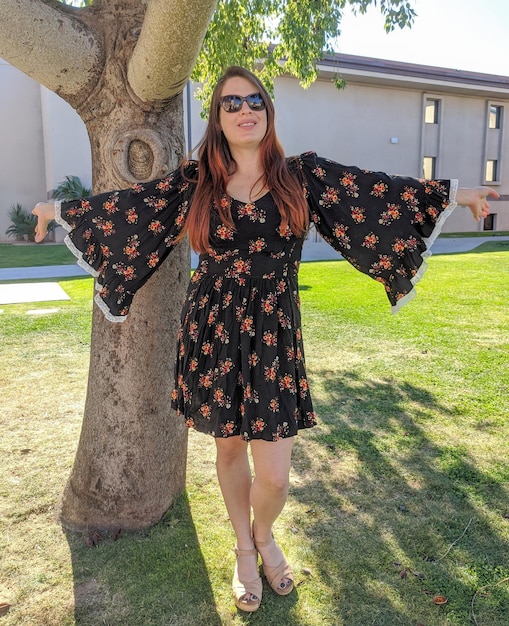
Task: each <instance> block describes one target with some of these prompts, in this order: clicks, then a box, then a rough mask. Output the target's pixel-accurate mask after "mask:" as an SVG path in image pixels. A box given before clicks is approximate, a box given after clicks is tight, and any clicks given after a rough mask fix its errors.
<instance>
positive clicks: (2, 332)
mask: <svg viewBox="0 0 509 626" xmlns="http://www.w3.org/2000/svg"><path fill="white" fill-rule="evenodd" d="M496 243H497V242H494V244H496ZM498 243H500V244H502V243H503V242H498ZM491 245H492V244H490V246H491ZM489 250H490V251H486V249H484V248H483V249H478V250H476V252H475V253H468V254H461V255H443V256H437V257H432V258H431V259H430V261H429V265H430V270H429V272H428V273H427V274H426V276H425V278H424V280H423V281H422V282H421V283H420V284H419V286H418V291H419V295H418V297H417V298H416V299H415V300H414V301H413V302H411V303H410V304H409V305H407V306H406V307H405V308H404V309H403V310H402V311H401V312H400V313H399V314H398V315H395V316H393V315H392V314H391V313H390V311H389V305H388V301H386V297H385V295H384V293H383V289H382V288H381V286H380V285H378V284H376V283H375V282H374V281H370V280H369V279H368V278H366V277H365V276H363V275H361V274H358V273H357V272H355V271H354V270H353V269H352V268H351V267H350V266H349V265H348V264H347V263H344V262H337V261H331V262H316V263H305V264H303V265H302V268H301V273H300V284H301V298H302V309H303V322H304V335H305V342H306V361H307V367H308V373H309V378H310V383H311V385H312V391H313V395H314V400H315V408H316V410H317V413H318V415H319V419H320V423H319V426H318V427H316V428H314V429H311V430H310V431H307V432H305V433H302V434H301V435H299V437H298V438H297V443H296V447H295V454H294V462H293V468H292V474H291V490H290V497H289V501H288V506H287V507H286V509H285V511H284V512H283V514H282V516H281V517H280V519H279V520H278V523H277V526H276V528H275V532H276V534H277V537H278V539H279V540H280V543H281V545H282V546H283V547H284V549H285V551H286V553H287V555H288V557H289V559H290V560H291V562H292V563H293V564H294V568H295V574H296V582H297V585H296V591H295V592H293V593H292V594H291V595H290V596H289V597H286V598H279V597H276V596H275V594H274V593H272V592H271V590H270V589H269V588H268V587H267V585H265V588H264V599H263V603H262V607H261V609H260V610H259V611H258V612H257V613H255V614H253V615H252V616H246V615H244V614H241V613H238V612H237V611H236V610H235V608H234V604H233V601H232V598H231V590H230V580H231V575H232V571H233V563H234V560H233V559H234V556H233V552H232V550H231V548H232V547H233V542H234V538H233V533H232V532H231V529H230V527H229V522H228V519H227V515H226V512H225V510H224V505H223V503H222V499H221V496H220V492H219V488H218V486H217V483H216V479H215V468H214V444H213V441H212V440H211V439H210V438H208V437H206V436H204V435H199V434H196V433H194V432H191V433H190V449H189V458H188V482H187V484H188V488H187V493H186V494H185V495H183V496H182V497H181V498H180V500H179V501H178V502H177V503H176V504H175V506H174V507H173V508H172V509H171V510H170V511H169V512H168V514H167V516H166V517H165V519H164V521H163V522H161V523H160V524H159V525H157V526H155V527H154V528H152V529H151V530H149V531H147V532H144V533H135V534H132V535H121V536H120V537H119V538H118V539H117V541H105V542H102V543H100V544H99V545H98V546H97V547H95V548H87V547H86V546H85V545H84V542H83V538H82V537H80V536H77V535H72V534H66V533H64V532H63V531H62V529H61V528H60V527H59V526H58V524H56V522H55V518H54V515H55V508H56V504H57V502H58V498H59V494H60V493H61V491H62V487H63V484H64V483H65V480H66V478H67V476H68V475H69V471H70V468H71V465H72V460H73V453H74V450H75V448H76V445H77V441H78V437H79V428H80V420H81V415H82V412H83V404H84V399H85V393H86V382H87V381H86V376H87V367H88V351H89V333H90V310H91V301H90V300H91V297H92V291H93V285H92V280H91V279H89V278H80V279H73V280H62V281H59V283H60V284H61V285H62V287H63V288H64V289H65V290H66V291H67V292H68V293H69V295H70V296H71V300H70V301H65V302H58V303H55V305H54V306H55V307H57V308H58V309H59V312H58V313H56V314H48V315H39V316H36V315H27V311H28V310H29V309H37V308H40V309H46V308H48V307H49V306H53V304H52V303H40V304H30V305H25V304H23V305H9V306H4V307H2V308H3V310H4V311H3V313H2V314H1V315H0V323H1V324H0V346H1V347H0V354H1V359H0V380H2V409H1V421H0V424H1V427H2V438H1V441H0V463H1V467H2V472H1V473H0V524H1V526H2V532H1V533H0V549H1V554H2V568H1V572H0V602H2V601H5V602H9V603H10V604H12V605H13V606H12V608H11V610H10V612H9V613H8V614H7V615H5V616H4V617H2V618H1V619H2V626H14V625H16V626H17V625H18V624H27V625H30V626H32V625H34V626H45V625H47V626H50V625H51V626H68V625H79V626H97V625H98V624H105V625H107V626H149V625H153V626H201V625H203V626H210V625H217V626H219V625H221V624H225V625H228V626H229V625H240V624H253V625H260V626H272V625H274V626H276V625H278V626H279V625H285V626H286V625H291V626H293V625H295V626H324V625H328V626H329V625H330V626H371V625H376V626H399V625H401V626H417V625H418V624H422V625H426V626H467V625H468V624H477V625H478V626H481V625H483V626H507V624H509V443H508V438H507V426H508V419H509V359H508V354H509V307H508V302H509V248H508V246H507V242H505V246H498V245H496V246H495V248H489ZM438 595H441V596H445V597H446V598H447V603H446V604H444V605H440V606H439V605H436V604H434V602H433V599H434V597H435V596H438Z"/></svg>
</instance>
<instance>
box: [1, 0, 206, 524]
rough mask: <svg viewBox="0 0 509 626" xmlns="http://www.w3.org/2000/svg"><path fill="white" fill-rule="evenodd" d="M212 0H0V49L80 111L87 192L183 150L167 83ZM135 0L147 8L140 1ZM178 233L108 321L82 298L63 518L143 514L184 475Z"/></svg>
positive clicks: (177, 108) (164, 499)
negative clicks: (77, 395)
mask: <svg viewBox="0 0 509 626" xmlns="http://www.w3.org/2000/svg"><path fill="white" fill-rule="evenodd" d="M215 5H216V0H191V1H189V0H188V1H185V0H145V1H144V0H123V1H122V2H121V3H119V2H116V1H114V0H95V2H94V4H93V5H92V6H91V7H88V8H86V9H73V8H69V7H65V6H63V5H60V4H58V3H56V2H54V1H53V0H1V2H0V57H3V58H4V59H5V60H7V61H8V62H9V63H11V64H12V65H14V66H16V67H18V68H19V69H21V70H22V71H24V72H25V73H26V74H28V75H29V76H31V77H32V78H34V79H35V80H38V81H39V82H41V83H42V84H44V85H45V86H47V87H48V88H49V89H51V90H53V91H55V92H56V93H58V94H59V95H60V96H62V97H63V98H64V99H65V100H67V101H68V102H69V103H70V104H71V105H72V106H73V107H74V108H75V109H76V110H77V111H78V113H79V114H80V116H81V118H82V119H83V121H84V122H85V124H86V127H87V130H88V133H89V137H90V142H91V148H92V166H93V188H94V192H96V193H98V192H100V191H104V190H110V189H119V188H125V187H127V186H129V185H130V184H131V183H133V182H135V181H148V180H152V179H154V178H159V177H162V176H163V175H164V174H165V173H166V172H168V171H170V170H171V169H172V168H174V167H176V166H177V164H178V162H179V160H180V159H181V158H182V156H183V154H184V137H183V113H182V99H181V91H182V89H183V86H184V85H185V82H186V81H187V79H188V77H189V75H190V73H191V70H192V68H193V65H194V62H195V60H196V56H197V55H198V52H199V49H200V46H201V43H202V40H203V37H204V35H205V32H206V28H207V25H208V23H209V20H210V18H211V16H212V13H213V10H214V8H215ZM147 7H148V8H147ZM188 279H189V254H188V249H187V247H186V245H185V244H183V245H181V246H180V247H179V248H178V249H177V250H175V251H174V252H173V253H172V255H171V256H170V257H169V259H168V260H167V261H166V262H165V263H164V264H163V266H162V267H161V268H160V270H159V271H158V272H156V273H155V274H154V275H153V276H152V278H151V279H150V280H149V282H148V283H147V285H146V286H145V287H144V288H143V289H142V290H140V292H139V293H138V294H137V295H136V297H135V299H134V302H133V306H132V309H131V313H130V315H129V316H128V319H127V321H125V322H124V323H122V324H112V323H110V322H108V321H106V320H105V319H104V317H103V316H102V313H100V312H99V311H98V309H97V308H96V307H95V306H94V313H93V328H92V344H91V357H90V372H89V381H88V392H87V399H86V404H85V413H84V419H83V426H82V432H81V437H80V442H79V445H78V450H77V453H76V458H75V462H74V466H73V469H72V473H71V476H70V478H69V481H68V483H67V486H66V487H65V490H64V493H63V497H62V502H61V508H60V519H61V522H62V523H63V525H64V526H66V527H68V528H71V529H74V530H85V529H88V530H90V529H92V528H93V529H106V530H107V529H118V528H124V529H139V528H145V527H148V526H150V525H152V524H154V523H155V522H157V521H158V520H159V519H160V518H161V516H162V515H163V514H164V512H165V511H166V510H167V509H168V507H169V506H170V505H171V503H172V501H173V499H174V497H175V495H176V494H178V493H180V492H181V491H182V490H183V489H184V486H185V463H186V452H187V432H186V428H185V426H184V424H183V421H182V420H181V419H179V418H177V417H176V416H175V415H174V414H173V412H172V411H171V410H170V408H169V406H170V393H171V389H172V385H173V362H174V358H175V355H174V346H175V333H176V328H177V325H178V317H179V313H180V303H181V302H182V300H183V297H184V291H185V288H186V285H187V282H188Z"/></svg>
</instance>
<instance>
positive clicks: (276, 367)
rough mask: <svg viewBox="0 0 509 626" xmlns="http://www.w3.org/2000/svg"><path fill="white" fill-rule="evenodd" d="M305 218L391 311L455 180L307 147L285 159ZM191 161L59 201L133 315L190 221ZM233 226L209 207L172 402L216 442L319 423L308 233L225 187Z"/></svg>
mask: <svg viewBox="0 0 509 626" xmlns="http://www.w3.org/2000/svg"><path fill="white" fill-rule="evenodd" d="M288 165H289V168H290V170H291V171H292V172H293V173H294V175H295V176H296V178H297V180H299V182H300V184H301V185H302V192H303V194H304V196H305V198H306V200H307V203H308V206H309V215H310V220H311V221H312V222H313V223H314V224H315V226H316V228H317V230H318V232H319V233H320V234H321V235H322V237H323V238H324V239H325V241H327V242H329V243H330V245H332V246H333V247H334V248H335V249H336V250H337V251H338V252H340V253H341V254H342V255H343V257H344V258H345V259H346V260H347V261H348V262H349V263H351V264H352V265H353V267H355V268H356V269H358V270H359V271H361V272H364V273H365V274H366V275H368V276H370V277H371V278H373V279H374V280H376V281H377V282H379V283H381V284H382V286H383V288H384V290H385V292H386V293H387V296H388V298H389V300H390V302H391V304H392V305H393V306H398V303H400V301H403V300H404V299H405V297H406V296H407V295H408V294H409V293H410V292H411V291H412V289H413V282H412V281H413V279H414V277H415V276H416V275H417V273H418V271H419V268H420V267H421V265H422V262H423V256H422V255H423V253H424V252H425V251H426V245H427V244H426V241H427V240H428V239H429V238H430V237H432V235H433V232H434V230H435V228H436V226H437V222H438V221H439V220H440V219H441V215H442V213H443V212H444V210H445V209H446V208H447V205H448V203H449V199H448V194H449V185H450V184H449V182H448V181H421V180H417V179H412V178H401V177H391V176H388V175H387V174H383V173H380V172H371V171H369V170H361V169H359V168H356V167H347V166H345V165H340V164H338V163H335V162H333V161H330V160H328V159H322V158H320V157H317V156H316V154H314V153H306V154H303V155H300V156H298V157H294V158H292V159H288ZM196 178H197V166H196V162H194V161H190V162H187V163H185V164H184V170H183V171H181V170H177V171H175V172H173V173H171V174H169V175H168V176H166V177H164V178H162V179H161V180H158V181H153V182H149V183H137V184H135V185H133V186H132V187H131V188H130V189H127V190H124V191H118V192H113V193H112V192H109V193H107V194H100V195H98V196H94V197H92V198H88V199H85V200H79V201H72V202H68V203H63V204H62V208H61V219H62V220H63V221H64V222H65V224H66V227H67V228H68V230H69V231H70V232H69V238H70V240H71V242H72V245H73V246H74V248H75V249H77V250H79V251H80V253H81V255H82V258H83V261H84V262H85V263H87V264H88V265H89V266H90V267H91V269H92V270H93V271H94V273H95V274H96V275H98V278H97V280H98V283H99V287H100V291H99V293H98V296H97V297H96V298H98V302H99V303H100V305H101V307H102V308H103V310H107V313H108V315H109V316H110V318H111V319H118V318H122V317H125V315H127V313H128V311H129V307H130V305H131V302H132V298H133V296H134V294H135V293H136V291H137V290H138V289H139V288H140V287H141V286H142V285H143V284H144V283H145V282H146V281H147V279H148V278H149V277H150V275H151V274H152V273H153V272H154V271H156V269H157V268H158V267H159V266H160V265H161V263H162V262H163V261H164V260H165V259H166V257H167V256H168V254H169V253H170V252H171V250H172V249H173V247H174V246H175V244H176V241H177V238H178V236H179V234H180V232H181V230H182V227H183V226H184V224H185V220H186V218H187V214H188V211H189V206H190V204H191V200H192V194H193V191H194V184H193V183H192V182H191V181H193V180H196ZM220 202H221V206H222V208H224V209H228V208H229V209H230V212H231V215H232V220H233V227H232V226H227V225H224V224H218V223H217V211H215V210H212V211H211V234H212V246H213V249H211V250H210V251H209V252H208V253H206V254H202V255H200V259H199V263H198V267H197V269H196V270H195V272H194V273H193V275H192V278H191V280H190V283H189V288H188V291H187V295H186V298H185V301H184V303H183V307H182V314H181V319H180V327H179V329H178V334H177V358H176V364H175V388H174V390H173V391H172V394H171V398H172V400H171V402H172V406H173V407H174V408H175V409H176V410H177V412H178V413H179V414H180V415H181V416H182V418H183V420H184V422H185V424H186V425H187V426H188V427H190V428H196V429H197V430H200V431H202V432H205V433H209V434H211V435H212V436H214V437H230V436H240V437H242V438H244V439H258V438H259V439H264V440H268V441H277V440H278V439H280V438H282V437H291V436H293V435H295V434H297V432H298V430H299V429H302V428H310V427H312V426H314V425H315V424H316V422H317V420H316V415H315V413H314V410H313V405H312V399H311V392H310V389H309V383H308V379H307V375H306V369H305V358H304V345H303V337H302V330H301V319H300V301H299V294H298V271H299V261H300V255H301V249H302V244H303V238H298V237H296V236H295V235H294V233H293V232H292V231H291V229H290V227H289V226H288V225H287V226H286V227H283V226H282V225H281V220H280V217H279V212H278V210H277V207H276V205H275V203H274V201H273V199H272V196H271V194H270V193H268V194H266V195H265V196H263V197H262V198H260V199H258V200H256V201H255V202H248V203H244V202H239V201H237V200H234V199H232V198H230V197H229V196H227V195H226V194H225V195H224V196H223V197H222V199H221V201H220Z"/></svg>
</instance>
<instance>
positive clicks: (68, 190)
mask: <svg viewBox="0 0 509 626" xmlns="http://www.w3.org/2000/svg"><path fill="white" fill-rule="evenodd" d="M90 195H92V190H91V189H89V188H88V187H85V186H84V185H83V183H82V182H81V180H80V178H79V176H66V177H65V179H64V180H63V181H62V182H61V183H60V184H59V185H58V186H57V187H56V189H54V191H53V194H52V195H51V197H52V198H54V199H55V200H78V199H79V198H86V197H87V196H90Z"/></svg>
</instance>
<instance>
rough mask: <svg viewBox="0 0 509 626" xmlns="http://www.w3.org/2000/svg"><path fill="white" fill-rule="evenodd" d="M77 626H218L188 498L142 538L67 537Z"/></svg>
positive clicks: (127, 535)
mask: <svg viewBox="0 0 509 626" xmlns="http://www.w3.org/2000/svg"><path fill="white" fill-rule="evenodd" d="M66 537H67V541H68V543H69V547H70V551H71V558H72V567H73V578H74V600H75V611H74V613H75V623H76V625H77V626H97V624H107V625H108V626H126V625H127V624H129V625H130V624H133V625H134V624H137V625H138V624H140V625H141V624H143V626H163V625H164V626H170V625H171V626H195V625H196V626H201V625H203V626H216V625H217V626H220V624H221V620H220V618H219V615H218V613H217V611H216V609H215V599H214V595H213V593H212V588H211V584H210V580H209V575H208V572H207V567H206V564H205V561H204V559H203V556H202V553H201V548H200V545H199V541H198V537H197V534H196V529H195V527H194V524H193V519H192V516H191V511H190V507H189V502H188V499H187V496H185V495H183V496H181V497H180V498H179V499H178V500H177V501H176V502H175V504H174V505H173V506H172V508H171V509H170V511H169V512H168V513H167V514H166V516H165V518H164V519H163V521H162V522H160V523H159V524H157V525H156V526H154V527H152V528H150V529H148V530H147V531H144V532H136V533H125V534H120V535H119V536H118V537H116V538H115V537H109V538H105V539H104V540H103V541H98V542H97V544H96V545H95V546H92V547H89V546H88V545H87V543H91V540H92V541H93V540H94V537H85V536H83V535H80V534H77V533H72V532H66Z"/></svg>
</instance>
